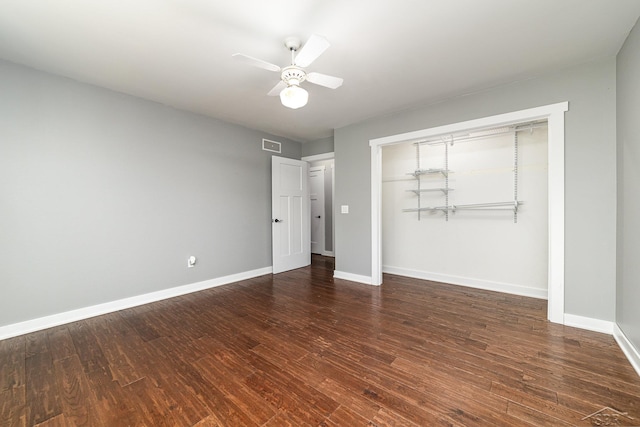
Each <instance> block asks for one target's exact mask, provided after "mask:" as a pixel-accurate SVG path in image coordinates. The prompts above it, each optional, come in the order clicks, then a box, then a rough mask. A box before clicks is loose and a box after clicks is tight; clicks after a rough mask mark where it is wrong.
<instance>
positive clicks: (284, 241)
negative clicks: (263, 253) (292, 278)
mask: <svg viewBox="0 0 640 427" xmlns="http://www.w3.org/2000/svg"><path fill="white" fill-rule="evenodd" d="M308 171H309V164H308V163H307V162H303V161H300V160H293V159H285V158H283V157H277V156H273V157H272V160H271V211H272V216H271V229H272V233H271V234H272V236H273V239H272V240H273V273H274V274H275V273H281V272H283V271H287V270H293V269H294V268H300V267H304V266H306V265H309V264H311V251H310V249H311V244H310V228H309V215H310V214H309V186H308V180H307V175H308V173H309V172H308Z"/></svg>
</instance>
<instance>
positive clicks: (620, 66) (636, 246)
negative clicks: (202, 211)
mask: <svg viewBox="0 0 640 427" xmlns="http://www.w3.org/2000/svg"><path fill="white" fill-rule="evenodd" d="M617 93H618V96H617V103H618V241H617V243H618V277H617V278H618V287H617V289H618V292H617V306H616V321H617V323H618V326H619V327H620V329H621V330H622V331H623V332H624V334H625V335H626V336H627V338H628V339H629V340H630V341H631V342H632V343H633V345H634V346H635V348H636V349H638V350H640V309H639V308H638V303H640V263H639V262H638V260H639V259H640V197H639V196H640V172H639V170H640V169H639V166H640V119H639V118H640V24H638V23H636V26H635V27H634V29H633V30H632V32H631V34H630V35H629V37H628V38H627V41H626V42H625V44H624V45H623V47H622V49H621V50H620V53H619V54H618V63H617Z"/></svg>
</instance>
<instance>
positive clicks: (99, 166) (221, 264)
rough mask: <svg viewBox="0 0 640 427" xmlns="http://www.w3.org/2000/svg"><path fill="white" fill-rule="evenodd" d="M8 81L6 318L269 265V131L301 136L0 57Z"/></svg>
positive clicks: (0, 189)
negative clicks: (264, 145) (191, 260)
mask: <svg viewBox="0 0 640 427" xmlns="http://www.w3.org/2000/svg"><path fill="white" fill-rule="evenodd" d="M0 93H1V94H2V96H0V195H1V198H0V212H1V214H0V295H1V297H0V326H4V325H8V324H12V323H16V322H20V321H24V320H29V319H34V318H38V317H41V316H46V315H51V314H55V313H60V312H64V311H67V310H72V309H77V308H81V307H86V306H90V305H94V304H98V303H104V302H108V301H113V300H118V299H121V298H125V297H131V296H135V295H140V294H144V293H148V292H153V291H158V290H162V289H167V288H171V287H175V286H179V285H184V284H189V283H194V282H198V281H202V280H207V279H212V278H216V277H221V276H225V275H229V274H233V273H239V272H244V271H249V270H253V269H258V268H263V267H268V266H270V265H271V172H270V170H271V159H270V157H271V154H270V153H269V152H265V151H262V150H261V140H262V138H265V137H266V138H269V139H275V140H277V141H282V142H283V156H286V157H292V158H298V159H299V158H300V156H301V147H300V144H299V143H297V142H293V141H288V140H284V139H283V138H279V137H274V136H272V135H268V134H264V133H261V132H258V131H254V130H250V129H246V128H243V127H239V126H236V125H231V124H228V123H225V122H222V121H218V120H214V119H210V118H206V117H203V116H199V115H195V114H191V113H187V112H184V111H179V110H176V109H173V108H170V107H167V106H164V105H161V104H158V103H154V102H149V101H145V100H142V99H138V98H134V97H131V96H127V95H123V94H120V93H116V92H112V91H109V90H106V89H101V88H98V87H94V86H90V85H86V84H81V83H78V82H75V81H73V80H69V79H65V78H61V77H57V76H53V75H50V74H46V73H42V72H39V71H35V70H32V69H28V68H25V67H22V66H18V65H15V64H11V63H8V62H4V61H2V62H0ZM189 255H195V256H197V257H198V264H197V266H196V267H195V268H191V269H187V268H186V263H187V257H188V256H189Z"/></svg>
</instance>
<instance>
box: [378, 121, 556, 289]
mask: <svg viewBox="0 0 640 427" xmlns="http://www.w3.org/2000/svg"><path fill="white" fill-rule="evenodd" d="M547 141H548V137H547V123H546V121H534V122H528V123H520V124H517V125H512V126H508V127H501V128H490V129H477V130H474V131H471V132H465V133H459V134H453V135H439V136H437V137H432V138H430V139H426V140H421V141H416V142H411V143H403V144H398V145H391V146H385V147H383V149H382V241H383V246H382V262H383V271H385V272H390V273H396V274H402V275H407V276H413V277H420V278H425V279H431V280H438V281H443V282H448V283H455V284H461V285H465V284H466V285H469V286H475V287H482V288H487V289H496V290H504V291H507V292H513V293H523V294H527V295H528V294H532V293H533V294H535V293H536V292H539V293H540V294H542V293H544V292H545V291H546V289H547V272H548V221H547V216H548V205H547V204H548V192H547V182H548V179H547V178H548V177H547Z"/></svg>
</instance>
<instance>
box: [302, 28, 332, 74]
mask: <svg viewBox="0 0 640 427" xmlns="http://www.w3.org/2000/svg"><path fill="white" fill-rule="evenodd" d="M329 46H331V44H330V43H329V40H327V39H325V38H324V37H322V36H318V35H316V34H312V35H311V37H309V40H307V42H306V43H305V44H304V46H302V49H300V52H298V55H297V56H296V59H295V64H296V65H297V66H298V67H302V68H304V67H308V66H309V65H311V63H312V62H313V61H315V60H316V58H317V57H319V56H320V55H322V53H323V52H324V51H325V50H327V48H328V47H329Z"/></svg>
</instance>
